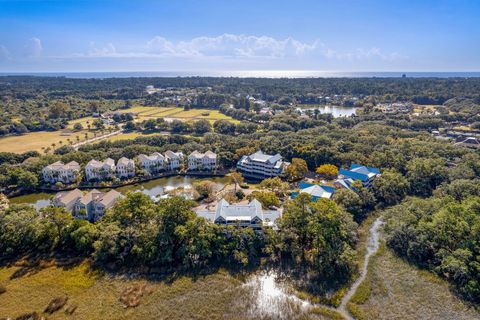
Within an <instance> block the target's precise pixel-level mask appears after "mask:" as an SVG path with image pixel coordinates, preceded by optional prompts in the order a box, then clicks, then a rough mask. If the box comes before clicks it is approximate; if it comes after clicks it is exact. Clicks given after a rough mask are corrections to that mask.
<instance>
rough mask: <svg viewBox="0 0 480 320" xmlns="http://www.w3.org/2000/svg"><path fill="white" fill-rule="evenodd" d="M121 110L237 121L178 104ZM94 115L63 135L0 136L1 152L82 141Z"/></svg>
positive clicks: (139, 117)
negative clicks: (80, 126) (73, 130)
mask: <svg viewBox="0 0 480 320" xmlns="http://www.w3.org/2000/svg"><path fill="white" fill-rule="evenodd" d="M121 112H133V113H135V115H136V119H137V120H138V121H143V120H147V119H156V118H169V119H177V120H182V121H194V120H199V119H207V120H208V121H209V122H210V123H211V124H213V123H214V122H215V121H216V120H220V119H224V120H229V121H231V122H234V123H238V122H239V121H238V120H235V119H233V118H231V117H229V116H226V115H224V114H222V113H220V112H219V111H218V110H207V109H191V110H187V111H185V110H184V109H183V108H180V107H144V106H135V107H132V108H129V109H124V110H121ZM93 120H94V118H93V117H85V118H80V119H76V120H72V121H70V122H69V124H68V126H67V128H68V129H73V126H74V125H75V124H76V123H80V124H82V126H83V128H84V129H85V130H82V131H79V132H74V133H73V134H72V135H70V136H64V135H62V134H61V131H53V132H46V131H42V132H30V133H27V134H23V135H20V136H10V137H5V138H0V152H14V153H23V152H27V151H32V150H34V151H38V152H40V153H43V150H44V148H48V147H51V146H52V144H53V143H55V145H56V148H58V147H59V146H61V144H60V141H61V142H62V143H63V144H68V141H67V139H70V140H71V141H73V143H76V142H77V140H76V137H75V136H77V135H78V136H79V137H80V141H83V140H85V133H86V132H88V130H86V129H87V122H89V123H90V124H92V123H93ZM88 134H89V138H92V137H93V133H92V132H88ZM139 135H141V134H131V133H129V134H122V135H118V136H114V137H111V138H109V139H108V140H110V141H117V140H124V139H134V138H136V137H137V136H139Z"/></svg>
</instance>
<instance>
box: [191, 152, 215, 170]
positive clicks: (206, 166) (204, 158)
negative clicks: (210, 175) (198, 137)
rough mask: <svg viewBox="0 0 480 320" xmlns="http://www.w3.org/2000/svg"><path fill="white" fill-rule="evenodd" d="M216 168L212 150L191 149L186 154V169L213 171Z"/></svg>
mask: <svg viewBox="0 0 480 320" xmlns="http://www.w3.org/2000/svg"><path fill="white" fill-rule="evenodd" d="M216 168H217V155H216V154H215V153H213V152H212V151H210V150H209V151H207V152H205V153H200V152H198V151H197V150H195V151H193V152H192V153H191V154H190V155H189V156H188V170H190V171H202V170H206V171H213V170H215V169H216Z"/></svg>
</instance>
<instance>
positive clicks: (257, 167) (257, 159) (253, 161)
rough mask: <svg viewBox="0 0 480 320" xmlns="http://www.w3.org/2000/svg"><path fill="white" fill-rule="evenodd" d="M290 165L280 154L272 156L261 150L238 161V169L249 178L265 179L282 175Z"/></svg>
mask: <svg viewBox="0 0 480 320" xmlns="http://www.w3.org/2000/svg"><path fill="white" fill-rule="evenodd" d="M288 165H289V163H288V162H285V161H283V160H282V156H281V155H280V154H278V153H277V154H276V155H273V156H271V155H268V154H265V153H263V152H262V151H261V150H260V151H257V152H255V153H254V154H251V155H249V156H243V157H242V158H241V159H240V160H239V161H238V163H237V169H238V171H240V172H241V173H242V174H243V175H244V176H245V177H247V178H254V179H265V178H271V177H276V176H279V175H281V174H282V173H283V171H284V169H285V168H286V167H287V166H288Z"/></svg>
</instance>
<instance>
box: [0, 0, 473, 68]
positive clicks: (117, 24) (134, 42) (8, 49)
mask: <svg viewBox="0 0 480 320" xmlns="http://www.w3.org/2000/svg"><path fill="white" fill-rule="evenodd" d="M225 70H325V71H480V1H476V0H449V1H447V0H416V1H407V0H402V1H400V0H388V1H387V0H384V1H380V0H377V1H373V0H344V1H341V0H337V1H333V0H331V1H322V0H317V1H314V0H311V1H310V0H291V1H283V0H276V1H260V0H255V1H250V0H248V1H242V0H235V1H228V0H224V1H212V0H199V1H193V0H190V1H182V0H178V1H173V0H171V1H141V0H135V1H133V0H132V1H122V0H116V1H109V0H97V1H88V0H77V1H69V0H63V1H62V0H56V1H39V0H37V1H34V0H31V1H9V0H0V72H49V71H50V72H62V71H63V72H74V71H225Z"/></svg>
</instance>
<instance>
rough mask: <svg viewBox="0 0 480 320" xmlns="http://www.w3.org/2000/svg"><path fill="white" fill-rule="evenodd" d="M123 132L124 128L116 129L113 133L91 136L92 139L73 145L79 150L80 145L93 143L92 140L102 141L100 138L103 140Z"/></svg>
mask: <svg viewBox="0 0 480 320" xmlns="http://www.w3.org/2000/svg"><path fill="white" fill-rule="evenodd" d="M122 132H123V130H118V131H114V132H111V133H107V134H104V135H102V136H98V137H95V138H91V139H88V140H85V141H82V142H79V143H76V144H74V145H72V147H73V148H74V149H75V150H77V149H78V148H79V147H80V146H83V145H85V144H89V143H92V142H95V141H100V140H103V139H107V138H110V137H112V136H116V135H118V134H121V133H122Z"/></svg>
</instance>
